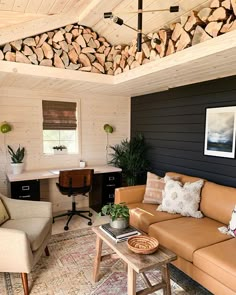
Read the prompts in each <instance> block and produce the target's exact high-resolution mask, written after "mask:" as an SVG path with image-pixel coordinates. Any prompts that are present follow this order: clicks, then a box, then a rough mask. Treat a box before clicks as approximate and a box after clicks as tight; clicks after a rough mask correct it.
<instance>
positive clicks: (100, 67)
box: [92, 62, 105, 73]
mask: <svg viewBox="0 0 236 295" xmlns="http://www.w3.org/2000/svg"><path fill="white" fill-rule="evenodd" d="M92 65H93V66H94V67H95V68H97V69H98V70H99V71H100V72H101V73H105V69H104V67H103V66H102V65H101V64H100V63H99V62H94V63H92Z"/></svg>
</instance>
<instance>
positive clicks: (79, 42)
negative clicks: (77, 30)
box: [75, 35, 87, 48]
mask: <svg viewBox="0 0 236 295" xmlns="http://www.w3.org/2000/svg"><path fill="white" fill-rule="evenodd" d="M75 42H77V43H78V44H79V45H80V46H81V47H82V48H84V47H86V46H87V44H86V42H85V40H84V37H83V36H82V35H79V36H78V37H77V38H76V39H75Z"/></svg>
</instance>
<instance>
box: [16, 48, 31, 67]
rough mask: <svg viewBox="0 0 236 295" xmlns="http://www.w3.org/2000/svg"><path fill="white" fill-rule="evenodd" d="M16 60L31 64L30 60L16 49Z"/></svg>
mask: <svg viewBox="0 0 236 295" xmlns="http://www.w3.org/2000/svg"><path fill="white" fill-rule="evenodd" d="M16 62H21V63H25V64H31V62H30V60H29V59H28V58H27V57H26V56H25V55H24V54H23V53H21V52H20V51H18V50H17V51H16Z"/></svg>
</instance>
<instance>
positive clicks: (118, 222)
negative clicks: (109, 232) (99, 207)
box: [110, 218, 129, 229]
mask: <svg viewBox="0 0 236 295" xmlns="http://www.w3.org/2000/svg"><path fill="white" fill-rule="evenodd" d="M128 225H129V220H128V219H125V218H117V219H115V220H114V221H112V219H110V226H111V227H113V228H118V229H123V228H126V227H128Z"/></svg>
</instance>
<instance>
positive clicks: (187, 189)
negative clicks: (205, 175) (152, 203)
mask: <svg viewBox="0 0 236 295" xmlns="http://www.w3.org/2000/svg"><path fill="white" fill-rule="evenodd" d="M165 181H166V185H165V188H164V192H163V200H162V204H161V205H160V206H158V208H157V210H158V211H167V212H168V213H180V214H181V215H183V216H192V217H195V218H201V217H203V214H202V212H201V211H199V210H198V209H199V202H200V193H201V188H202V186H203V183H204V180H202V179H200V180H198V181H195V182H186V183H185V184H184V185H183V184H182V183H181V182H180V181H176V180H173V179H169V178H165Z"/></svg>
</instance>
